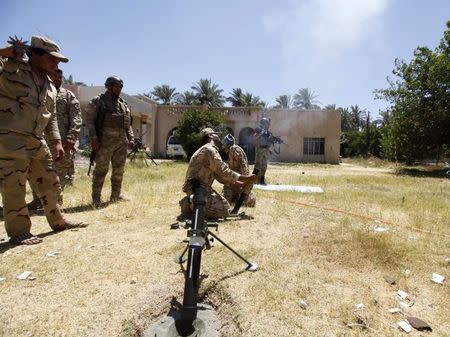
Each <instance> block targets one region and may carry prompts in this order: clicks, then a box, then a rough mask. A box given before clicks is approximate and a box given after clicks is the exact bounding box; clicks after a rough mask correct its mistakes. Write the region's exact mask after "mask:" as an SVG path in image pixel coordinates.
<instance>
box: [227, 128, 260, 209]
mask: <svg viewBox="0 0 450 337" xmlns="http://www.w3.org/2000/svg"><path fill="white" fill-rule="evenodd" d="M222 144H223V150H224V151H225V153H226V154H227V156H228V167H229V168H230V169H231V170H233V171H235V172H237V173H239V174H242V175H249V174H250V169H249V167H248V160H247V155H246V154H245V151H244V150H243V149H242V147H240V146H239V145H236V144H235V139H234V137H233V136H232V135H231V134H227V135H226V136H225V137H224V139H223V141H222ZM241 192H242V189H241V188H236V187H233V186H229V185H224V186H223V196H224V197H225V199H227V201H228V202H229V203H230V204H234V203H235V202H236V201H237V199H238V198H239V196H240V195H241ZM255 203H256V196H255V194H254V193H253V192H250V193H249V194H248V196H247V198H246V199H245V200H244V204H243V205H244V206H246V207H255Z"/></svg>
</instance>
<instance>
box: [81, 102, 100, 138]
mask: <svg viewBox="0 0 450 337" xmlns="http://www.w3.org/2000/svg"><path fill="white" fill-rule="evenodd" d="M98 100H99V98H98V97H96V98H94V99H93V100H92V101H90V102H89V104H88V106H87V108H86V111H85V114H84V115H85V116H86V121H85V123H86V129H87V131H88V135H89V139H90V140H91V141H92V140H95V141H97V142H98V141H99V139H98V138H97V131H96V130H95V121H96V120H97V106H98V104H99V103H98Z"/></svg>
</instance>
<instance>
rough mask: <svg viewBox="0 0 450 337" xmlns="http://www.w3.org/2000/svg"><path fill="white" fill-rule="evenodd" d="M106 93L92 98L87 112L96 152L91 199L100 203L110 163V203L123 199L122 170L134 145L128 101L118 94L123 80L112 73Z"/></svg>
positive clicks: (87, 125)
mask: <svg viewBox="0 0 450 337" xmlns="http://www.w3.org/2000/svg"><path fill="white" fill-rule="evenodd" d="M105 87H106V92H105V93H103V94H101V95H98V96H97V97H95V98H94V99H93V100H92V101H91V102H90V103H89V105H88V107H87V111H86V128H87V130H88V133H89V138H90V141H91V147H92V151H94V153H95V169H94V173H93V177H92V202H93V204H94V206H95V207H99V206H100V205H101V193H102V187H103V183H104V181H105V176H106V174H107V173H108V169H109V163H110V162H111V166H112V173H111V197H110V201H111V202H116V201H120V200H124V198H123V197H122V196H121V194H120V192H121V189H122V180H123V173H124V170H125V162H126V159H127V148H128V146H133V144H134V139H133V130H132V127H131V113H130V109H129V108H128V105H127V103H126V102H125V101H124V100H123V99H122V98H120V97H119V95H120V93H121V91H122V88H123V81H122V80H121V79H120V78H119V77H117V76H111V77H108V78H107V79H106V82H105Z"/></svg>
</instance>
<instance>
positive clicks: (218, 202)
mask: <svg viewBox="0 0 450 337" xmlns="http://www.w3.org/2000/svg"><path fill="white" fill-rule="evenodd" d="M190 179H198V180H199V181H200V184H201V185H202V186H203V187H204V188H205V189H206V206H205V216H206V217H208V218H226V217H227V216H229V215H230V213H229V209H230V204H229V203H228V201H226V199H225V198H224V197H222V196H221V195H220V194H219V193H217V192H216V191H214V189H213V188H212V187H211V186H212V184H213V182H214V179H217V180H218V181H219V182H220V183H222V184H232V183H235V182H236V181H237V180H238V179H239V174H238V173H236V172H234V171H232V170H230V168H229V167H228V165H227V164H225V163H224V162H223V161H222V158H221V157H220V154H219V151H218V150H217V147H216V146H214V145H213V144H211V143H207V144H205V145H203V146H202V147H201V148H199V149H198V150H197V151H196V152H195V153H194V155H193V156H192V158H191V160H190V161H189V166H188V169H187V172H186V179H185V182H184V184H183V192H185V193H186V194H187V196H186V197H185V198H183V199H182V200H181V201H180V206H181V212H182V214H184V215H188V214H189V212H190V211H192V208H191V207H190V205H189V196H190V195H191V194H192V193H193V191H192V186H191V184H190V183H189V180H190Z"/></svg>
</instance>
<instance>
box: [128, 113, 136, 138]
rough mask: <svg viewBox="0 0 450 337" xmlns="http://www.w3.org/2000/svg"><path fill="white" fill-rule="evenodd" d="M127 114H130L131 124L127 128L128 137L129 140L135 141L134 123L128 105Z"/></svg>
mask: <svg viewBox="0 0 450 337" xmlns="http://www.w3.org/2000/svg"><path fill="white" fill-rule="evenodd" d="M127 114H128V116H130V125H129V126H128V129H127V139H128V141H129V142H134V134H133V125H132V123H131V111H130V109H129V108H128V107H127Z"/></svg>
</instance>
